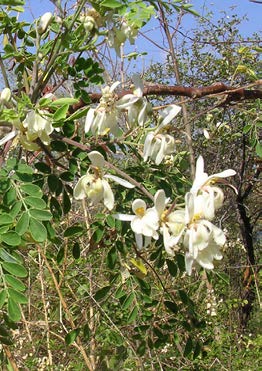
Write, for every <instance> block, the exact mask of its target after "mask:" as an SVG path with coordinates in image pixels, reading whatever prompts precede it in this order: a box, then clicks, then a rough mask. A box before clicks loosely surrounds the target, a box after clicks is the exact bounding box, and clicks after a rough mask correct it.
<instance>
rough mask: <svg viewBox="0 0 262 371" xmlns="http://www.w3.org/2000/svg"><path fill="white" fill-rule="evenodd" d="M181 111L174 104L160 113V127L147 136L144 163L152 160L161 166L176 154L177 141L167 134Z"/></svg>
mask: <svg viewBox="0 0 262 371" xmlns="http://www.w3.org/2000/svg"><path fill="white" fill-rule="evenodd" d="M180 111H181V107H179V106H177V105H175V104H172V105H170V106H168V107H166V108H165V109H164V110H163V111H162V112H161V113H160V126H159V127H158V128H157V129H156V130H155V131H154V132H150V133H148V134H147V136H146V139H145V143H144V154H143V158H144V161H147V159H148V158H151V159H152V160H153V161H155V163H156V165H159V164H160V163H161V162H162V161H163V159H164V158H165V157H166V156H168V155H171V154H172V153H174V151H175V139H174V137H173V136H172V135H170V134H167V133H166V131H167V130H168V128H169V123H170V121H172V120H173V118H174V117H175V116H176V115H177V114H178V113H179V112H180Z"/></svg>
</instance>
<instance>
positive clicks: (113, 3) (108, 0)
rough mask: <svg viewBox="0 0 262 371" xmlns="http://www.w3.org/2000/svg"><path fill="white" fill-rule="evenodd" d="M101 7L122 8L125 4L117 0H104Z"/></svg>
mask: <svg viewBox="0 0 262 371" xmlns="http://www.w3.org/2000/svg"><path fill="white" fill-rule="evenodd" d="M101 5H102V6H104V7H107V8H113V9H115V8H120V7H122V6H123V5H124V4H123V2H120V1H117V0H104V1H102V2H101Z"/></svg>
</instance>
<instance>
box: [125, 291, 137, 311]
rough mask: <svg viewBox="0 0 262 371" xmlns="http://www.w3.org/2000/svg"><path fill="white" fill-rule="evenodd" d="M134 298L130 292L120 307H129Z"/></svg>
mask: <svg viewBox="0 0 262 371" xmlns="http://www.w3.org/2000/svg"><path fill="white" fill-rule="evenodd" d="M134 299H135V294H134V293H133V292H131V293H130V294H129V295H128V296H127V297H126V299H125V301H124V303H123V304H122V308H123V310H124V309H127V308H129V307H130V305H131V304H132V303H133V300H134Z"/></svg>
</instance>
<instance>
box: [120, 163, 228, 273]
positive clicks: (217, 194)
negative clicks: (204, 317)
mask: <svg viewBox="0 0 262 371" xmlns="http://www.w3.org/2000/svg"><path fill="white" fill-rule="evenodd" d="M233 175H235V171H234V170H231V169H229V170H226V171H223V172H221V173H217V174H214V175H211V176H208V175H207V174H206V173H205V172H204V160H203V157H202V156H200V157H199V158H198V160H197V166H196V176H195V180H194V182H193V185H192V188H191V189H190V192H188V193H187V194H186V195H185V208H184V209H177V210H171V211H170V209H169V210H168V209H167V208H166V205H167V203H168V202H169V200H168V199H167V198H166V196H165V192H164V191H163V190H159V191H157V192H156V194H155V197H154V207H152V208H149V209H146V204H145V202H144V201H142V200H140V199H138V200H135V201H134V202H133V205H132V209H133V211H134V213H135V215H125V214H116V215H115V217H116V218H117V219H120V220H129V221H131V229H132V230H133V231H134V233H135V238H136V243H137V246H138V248H140V249H141V248H142V247H146V246H148V245H149V244H150V242H151V239H152V238H153V239H155V240H157V239H158V238H159V232H161V234H162V235H163V242H164V246H165V249H166V252H167V253H168V254H169V255H171V256H173V255H174V253H175V251H176V250H177V249H179V248H180V247H179V246H178V245H179V244H182V246H183V248H184V249H186V254H185V264H186V270H187V273H188V274H189V275H191V272H192V267H193V265H200V266H202V267H203V268H206V269H213V268H214V264H213V260H214V259H215V260H220V259H222V254H221V251H220V249H221V247H222V246H223V245H224V244H225V241H226V237H225V235H224V233H223V231H222V230H221V229H220V228H218V227H217V226H215V225H214V224H213V223H211V220H213V219H214V217H215V211H216V210H217V209H218V208H220V207H221V206H222V204H223V199H224V194H223V191H222V190H221V189H220V188H219V187H217V186H215V185H214V184H215V183H218V182H220V183H225V180H223V178H226V177H228V176H233ZM143 237H144V238H145V239H144V242H143Z"/></svg>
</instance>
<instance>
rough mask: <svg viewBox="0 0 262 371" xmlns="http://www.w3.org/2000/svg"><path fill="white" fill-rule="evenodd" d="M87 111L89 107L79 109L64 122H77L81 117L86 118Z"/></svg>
mask: <svg viewBox="0 0 262 371" xmlns="http://www.w3.org/2000/svg"><path fill="white" fill-rule="evenodd" d="M88 110H89V107H84V108H81V109H79V110H77V111H76V112H74V113H73V114H72V115H71V116H69V117H68V118H67V119H66V120H68V121H74V120H79V119H80V118H81V117H84V116H86V114H87V111H88Z"/></svg>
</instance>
